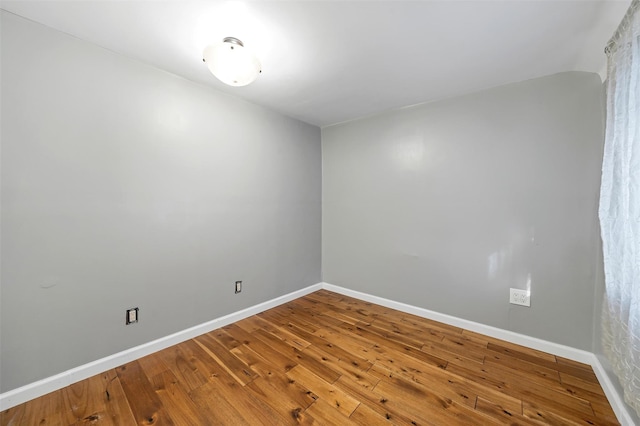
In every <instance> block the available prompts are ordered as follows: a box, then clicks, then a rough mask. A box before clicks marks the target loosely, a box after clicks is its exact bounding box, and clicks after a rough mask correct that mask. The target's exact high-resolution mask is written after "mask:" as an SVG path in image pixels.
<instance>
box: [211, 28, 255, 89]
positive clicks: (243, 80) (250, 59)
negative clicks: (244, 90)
mask: <svg viewBox="0 0 640 426" xmlns="http://www.w3.org/2000/svg"><path fill="white" fill-rule="evenodd" d="M202 58H203V59H202V60H203V61H204V62H205V63H206V64H207V67H209V71H211V72H212V73H213V75H215V76H216V77H217V78H218V80H220V81H222V82H223V83H225V84H228V85H230V86H246V85H247V84H249V83H251V82H252V81H253V80H255V79H256V77H258V74H260V73H261V72H262V69H261V66H260V61H259V60H258V58H257V57H256V56H255V55H254V54H253V52H251V50H249V49H247V48H246V47H244V44H242V42H241V41H240V40H238V39H237V38H235V37H225V38H224V39H223V40H222V42H221V43H214V44H211V45H209V46H207V47H206V48H205V49H204V52H203V53H202Z"/></svg>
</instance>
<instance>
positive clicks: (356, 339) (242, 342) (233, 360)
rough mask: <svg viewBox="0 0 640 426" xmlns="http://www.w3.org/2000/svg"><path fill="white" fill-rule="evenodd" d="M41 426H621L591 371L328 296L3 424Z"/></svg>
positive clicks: (28, 409)
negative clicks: (97, 425) (85, 425)
mask: <svg viewBox="0 0 640 426" xmlns="http://www.w3.org/2000/svg"><path fill="white" fill-rule="evenodd" d="M32 424H33V425H47V424H54V425H81V424H82V425H84V424H101V425H129V424H132V425H133V424H139V425H145V424H154V425H161V424H176V425H194V426H199V425H331V424H335V425H347V424H361V425H362V424H364V425H367V426H369V425H386V424H393V425H406V426H417V425H446V426H450V425H453V426H455V425H464V426H467V425H491V424H501V425H502V424H511V425H526V426H540V425H548V424H550V425H592V426H593V425H603V426H609V425H617V424H619V423H618V422H617V420H616V418H615V414H614V413H613V410H612V409H611V406H610V404H609V403H608V401H607V399H606V397H605V395H604V392H603V391H602V388H601V387H600V385H599V384H598V382H597V378H596V376H595V374H594V372H593V370H592V369H591V367H590V366H589V365H586V364H581V363H579V362H576V361H572V360H570V359H566V358H562V357H556V356H555V355H552V354H547V353H544V352H540V351H538V350H535V349H531V348H526V347H522V346H519V345H516V344H513V343H510V342H506V341H502V340H499V339H495V338H492V337H489V336H484V335H481V334H478V333H475V332H472V331H469V330H464V329H461V328H459V327H454V326H450V325H447V324H443V323H439V322H436V321H433V320H430V319H426V318H421V317H417V316H415V315H412V314H407V313H404V312H399V311H394V310H392V309H388V308H385V307H382V306H378V305H375V304H372V303H370V302H366V301H362V300H358V299H355V298H352V297H348V296H344V295H340V294H337V293H332V292H329V291H326V290H320V291H317V292H315V293H312V294H309V295H307V296H304V297H301V298H299V299H296V300H293V301H291V302H287V303H285V304H282V305H280V306H277V307H275V308H272V309H269V310H267V311H264V312H261V313H259V314H257V315H254V316H251V317H248V318H245V319H243V320H241V321H238V322H237V323H233V324H229V325H226V326H224V327H222V328H219V329H217V330H213V331H211V332H209V333H206V334H204V335H201V336H198V337H196V338H194V339H190V340H187V341H184V342H182V343H180V344H177V345H175V346H171V347H169V348H166V349H164V350H162V351H159V352H157V353H154V354H151V355H148V356H145V357H143V358H140V359H139V360H137V361H133V362H131V363H128V364H125V365H123V366H120V367H118V368H116V369H114V370H108V371H106V372H105V373H103V374H100V375H97V376H94V377H91V378H89V379H87V380H83V381H80V382H78V383H75V384H73V385H71V386H68V387H66V388H63V389H61V390H58V391H56V392H52V393H51V394H48V395H45V396H43V397H41V398H36V399H34V400H32V401H29V402H27V403H25V404H21V405H18V406H17V407H13V408H11V409H8V410H4V411H3V412H2V413H0V426H5V425H32Z"/></svg>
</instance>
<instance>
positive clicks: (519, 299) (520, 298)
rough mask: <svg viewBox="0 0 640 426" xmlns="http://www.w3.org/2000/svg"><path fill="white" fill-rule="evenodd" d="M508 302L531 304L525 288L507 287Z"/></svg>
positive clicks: (523, 304) (521, 304)
mask: <svg viewBox="0 0 640 426" xmlns="http://www.w3.org/2000/svg"><path fill="white" fill-rule="evenodd" d="M509 303H511V304H513V305H520V306H528V307H530V306H531V295H530V293H529V292H528V291H527V290H521V289H519V288H510V289H509Z"/></svg>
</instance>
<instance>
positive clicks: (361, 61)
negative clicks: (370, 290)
mask: <svg viewBox="0 0 640 426" xmlns="http://www.w3.org/2000/svg"><path fill="white" fill-rule="evenodd" d="M629 4H630V0H620V1H585V0H579V1H552V0H539V1H523V0H502V1H482V0H475V1H455V0H441V1H393V0H388V1H357V0H352V1H303V0H296V1H253V2H251V1H250V2H244V3H242V2H222V1H192V0H182V1H149V0H147V1H143V0H138V1H78V0H76V1H57V0H49V1H32V0H24V1H5V0H2V1H1V3H0V6H1V7H2V8H3V9H5V10H8V11H10V12H13V13H16V14H18V15H21V16H24V17H26V18H29V19H31V20H34V21H37V22H40V23H43V24H45V25H47V26H50V27H53V28H56V29H58V30H61V31H64V32H66V33H68V34H72V35H74V36H76V37H78V38H81V39H84V40H87V41H90V42H92V43H95V44H98V45H100V46H103V47H105V48H107V49H109V50H112V51H114V52H118V53H121V54H123V55H126V56H128V57H131V58H137V59H139V60H141V61H143V62H146V63H148V64H151V65H154V66H156V67H158V68H162V69H164V70H167V71H169V72H172V73H174V74H177V75H181V76H183V77H185V78H187V79H189V80H192V81H195V82H198V83H202V84H206V85H209V86H212V87H215V88H216V89H218V90H221V91H224V92H227V93H232V94H235V95H237V96H239V97H241V98H244V99H246V100H248V101H251V102H254V103H257V104H260V105H264V106H267V107H270V108H272V109H275V110H277V111H279V112H282V113H284V114H286V115H289V116H291V117H295V118H298V119H300V120H302V121H305V122H308V123H312V124H315V125H318V126H321V127H323V126H327V125H330V124H335V123H338V122H342V121H347V120H351V119H354V118H357V117H362V116H366V115H370V114H375V113H378V112H381V111H385V110H389V109H393V108H398V107H402V106H407V105H413V104H417V103H422V102H430V101H434V100H438V99H444V98H449V97H452V96H456V95H460V94H464V93H469V92H473V91H477V90H481V89H485V88H489V87H494V86H498V85H501V84H506V83H511V82H516V81H522V80H527V79H530V78H535V77H540V76H544V75H549V74H554V73H558V72H562V71H590V72H601V71H602V70H603V67H604V64H605V56H604V53H603V48H604V46H605V44H606V43H607V41H608V39H609V38H610V37H611V35H612V34H613V32H614V31H615V29H616V27H617V26H618V23H619V22H620V20H621V19H622V16H623V15H624V13H625V11H626V10H627V8H628V6H629ZM227 36H233V37H237V38H239V39H241V40H242V41H243V42H244V43H245V46H247V47H252V48H253V49H254V50H255V51H256V52H257V53H258V55H259V57H260V59H261V61H262V69H263V72H262V74H261V75H260V76H259V77H258V79H257V80H256V81H255V82H254V83H253V84H251V85H249V86H246V87H239V88H238V87H229V86H225V85H224V84H222V83H220V82H219V81H218V80H217V79H216V78H215V77H214V76H213V75H212V74H210V72H209V71H208V69H207V67H206V66H205V65H204V64H203V62H202V56H201V55H202V50H203V49H204V47H205V46H206V45H207V44H209V43H211V42H214V41H218V40H221V39H222V38H223V37H227Z"/></svg>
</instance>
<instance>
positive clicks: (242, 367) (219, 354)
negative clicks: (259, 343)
mask: <svg viewBox="0 0 640 426" xmlns="http://www.w3.org/2000/svg"><path fill="white" fill-rule="evenodd" d="M194 340H195V342H196V343H197V344H199V345H200V347H202V349H204V350H205V351H206V352H207V353H208V354H209V356H211V357H212V358H213V359H214V360H215V361H216V362H217V363H218V364H220V365H221V366H222V367H223V368H224V369H226V370H227V373H229V374H231V376H232V377H233V378H234V379H236V381H237V382H238V383H240V384H241V385H242V386H245V385H246V384H247V383H250V382H251V381H252V380H254V379H255V378H256V377H258V375H257V374H256V373H255V372H254V371H253V370H251V368H250V367H249V366H248V365H247V364H245V363H244V362H242V361H241V360H240V359H238V358H237V357H236V356H235V355H234V354H233V353H232V352H229V351H228V350H227V348H225V347H224V346H223V345H222V344H221V343H220V342H218V341H217V340H216V339H215V338H213V336H211V335H209V334H203V335H202V336H198V337H196V338H195V339H194Z"/></svg>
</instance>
